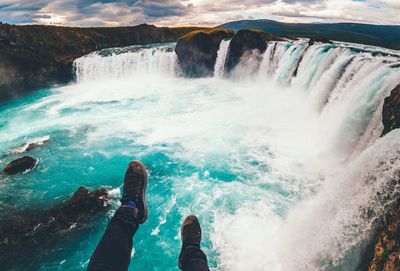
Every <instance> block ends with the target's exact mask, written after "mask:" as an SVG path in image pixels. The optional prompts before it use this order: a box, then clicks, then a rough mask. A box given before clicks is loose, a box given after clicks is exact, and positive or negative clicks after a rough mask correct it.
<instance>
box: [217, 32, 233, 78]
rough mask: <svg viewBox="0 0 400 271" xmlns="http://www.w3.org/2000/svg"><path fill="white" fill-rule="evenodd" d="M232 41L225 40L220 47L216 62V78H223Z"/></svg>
mask: <svg viewBox="0 0 400 271" xmlns="http://www.w3.org/2000/svg"><path fill="white" fill-rule="evenodd" d="M230 43H231V40H223V41H221V44H220V46H219V50H218V55H217V60H216V61H215V67H214V76H215V77H222V76H223V75H224V71H225V62H226V56H227V54H228V49H229V44H230Z"/></svg>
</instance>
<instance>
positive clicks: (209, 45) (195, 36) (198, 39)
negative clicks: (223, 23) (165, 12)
mask: <svg viewBox="0 0 400 271" xmlns="http://www.w3.org/2000/svg"><path fill="white" fill-rule="evenodd" d="M233 34H234V33H233V32H232V31H230V30H226V29H210V30H199V31H193V32H191V33H188V34H186V35H184V36H183V37H181V38H180V39H179V40H178V42H177V45H176V48H175V52H176V54H177V56H178V60H179V63H180V67H181V69H182V73H183V75H184V76H186V77H193V78H197V77H207V76H212V75H213V74H214V66H215V62H216V59H217V53H218V49H219V45H220V43H221V41H222V40H223V39H227V38H231V37H232V36H233Z"/></svg>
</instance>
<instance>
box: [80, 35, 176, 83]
mask: <svg viewBox="0 0 400 271" xmlns="http://www.w3.org/2000/svg"><path fill="white" fill-rule="evenodd" d="M174 47H175V44H174V43H172V44H166V45H165V44H159V45H155V46H150V47H147V48H146V47H145V48H143V46H131V47H127V48H123V49H114V50H113V49H106V50H102V51H98V52H94V53H91V54H89V55H87V56H84V57H81V58H79V59H77V60H75V61H74V69H75V73H76V79H77V81H78V82H83V81H94V80H98V79H99V78H100V79H106V78H107V79H113V78H114V79H115V78H122V77H129V76H131V75H133V74H137V73H153V74H154V73H156V74H158V73H164V74H168V75H174V74H175V73H176V72H177V67H178V65H177V57H176V54H175V52H174Z"/></svg>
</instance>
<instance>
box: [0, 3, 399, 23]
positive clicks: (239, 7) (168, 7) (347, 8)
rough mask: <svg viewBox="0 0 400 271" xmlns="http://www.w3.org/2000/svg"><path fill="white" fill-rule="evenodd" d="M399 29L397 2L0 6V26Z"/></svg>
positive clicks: (26, 4) (23, 4) (29, 4)
mask: <svg viewBox="0 0 400 271" xmlns="http://www.w3.org/2000/svg"><path fill="white" fill-rule="evenodd" d="M249 18H254V19H265V18H266V19H276V20H280V21H286V22H337V21H351V22H366V23H377V24H400V1H399V0H218V1H216V0H114V1H112V0H34V1H32V0H19V1H17V0H0V21H4V22H9V23H22V24H26V23H36V24H59V25H68V26H120V25H135V24H140V23H152V24H156V25H171V26H174V25H218V24H221V23H224V22H227V21H232V20H238V19H249Z"/></svg>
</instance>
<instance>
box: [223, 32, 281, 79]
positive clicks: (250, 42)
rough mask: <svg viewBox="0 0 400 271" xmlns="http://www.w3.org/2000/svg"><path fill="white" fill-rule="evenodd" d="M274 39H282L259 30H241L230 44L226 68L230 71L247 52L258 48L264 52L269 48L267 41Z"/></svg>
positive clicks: (260, 52)
mask: <svg viewBox="0 0 400 271" xmlns="http://www.w3.org/2000/svg"><path fill="white" fill-rule="evenodd" d="M272 40H281V39H280V38H277V37H273V36H271V35H268V34H267V33H265V32H263V31H259V30H251V29H246V30H240V31H238V32H237V33H236V35H235V36H234V37H233V39H232V41H231V43H230V45H229V51H228V56H227V59H226V63H225V70H226V72H227V73H230V72H231V71H232V70H233V69H234V68H235V67H236V65H237V64H238V63H239V62H240V59H241V57H242V56H243V54H244V53H245V52H248V51H253V50H257V52H258V53H259V54H262V53H264V52H265V50H266V49H267V42H268V41H272Z"/></svg>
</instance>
